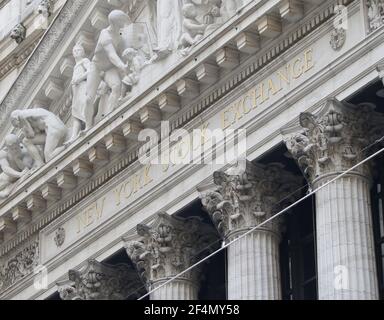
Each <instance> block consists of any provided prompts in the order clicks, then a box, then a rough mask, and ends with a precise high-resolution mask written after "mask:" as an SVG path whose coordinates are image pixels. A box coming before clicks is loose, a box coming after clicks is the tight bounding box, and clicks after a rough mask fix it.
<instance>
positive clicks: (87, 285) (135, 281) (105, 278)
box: [57, 259, 143, 300]
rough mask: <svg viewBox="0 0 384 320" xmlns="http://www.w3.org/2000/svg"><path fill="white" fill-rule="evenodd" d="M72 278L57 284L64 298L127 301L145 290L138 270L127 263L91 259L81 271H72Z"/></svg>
mask: <svg viewBox="0 0 384 320" xmlns="http://www.w3.org/2000/svg"><path fill="white" fill-rule="evenodd" d="M68 278H69V279H68V280H65V281H62V282H59V283H58V284H57V285H58V288H59V294H60V297H61V299H62V300H126V299H134V298H137V297H139V296H140V295H141V294H142V293H143V292H142V284H141V281H140V279H139V277H138V276H137V273H136V271H135V270H134V269H133V268H132V267H130V266H128V265H126V264H118V265H109V264H106V263H102V262H98V261H96V260H93V259H91V260H88V261H87V264H86V265H85V266H84V267H83V268H82V269H81V270H80V271H77V270H70V271H69V272H68Z"/></svg>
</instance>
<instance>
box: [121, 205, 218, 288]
mask: <svg viewBox="0 0 384 320" xmlns="http://www.w3.org/2000/svg"><path fill="white" fill-rule="evenodd" d="M137 233H138V235H139V236H140V240H138V241H127V242H126V250H127V254H128V256H129V257H130V258H131V260H132V261H133V263H134V264H135V265H136V268H137V270H138V271H139V274H140V276H141V277H142V279H143V281H144V282H145V283H146V284H147V286H151V285H152V284H153V283H154V282H156V281H159V280H162V279H166V278H169V277H172V276H175V275H177V274H179V273H180V272H182V271H184V270H185V269H187V268H188V267H190V266H191V265H193V263H194V262H196V261H198V260H199V258H201V256H203V255H204V254H206V251H208V250H209V248H210V245H211V244H212V243H214V240H215V239H216V235H215V232H214V230H213V229H212V228H211V227H209V226H208V225H206V224H204V223H202V221H201V219H200V218H198V217H190V218H186V219H184V218H179V217H173V216H169V215H168V214H167V213H162V212H161V213H158V214H157V216H156V220H155V221H154V222H153V223H152V224H151V225H150V226H147V225H143V224H139V225H138V226H137ZM199 269H200V268H194V269H193V270H191V271H189V272H188V273H186V274H184V275H183V276H182V277H183V278H187V279H190V280H191V281H196V280H197V277H199V275H200V274H199Z"/></svg>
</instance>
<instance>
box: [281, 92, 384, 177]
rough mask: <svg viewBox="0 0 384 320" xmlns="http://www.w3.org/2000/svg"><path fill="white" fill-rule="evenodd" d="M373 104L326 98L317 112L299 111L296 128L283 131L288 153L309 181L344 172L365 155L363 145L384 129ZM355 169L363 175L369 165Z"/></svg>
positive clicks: (378, 136) (375, 137)
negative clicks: (289, 131)
mask: <svg viewBox="0 0 384 320" xmlns="http://www.w3.org/2000/svg"><path fill="white" fill-rule="evenodd" d="M374 108H375V106H374V105H372V104H369V103H363V104H359V105H352V104H350V103H346V102H340V101H338V100H336V99H329V100H328V101H327V102H326V104H325V105H324V107H323V108H322V110H321V111H320V112H319V113H318V114H317V115H314V114H311V113H302V114H301V115H300V119H299V121H300V127H301V128H300V129H299V130H296V131H295V132H294V133H290V134H289V133H287V131H283V135H285V138H284V141H285V143H286V146H287V148H288V150H289V152H290V154H291V155H292V157H293V158H294V159H295V160H296V161H297V163H298V165H299V167H300V168H301V170H302V171H303V173H304V175H305V177H306V178H307V179H308V181H309V182H311V183H313V182H314V181H315V180H316V179H317V178H319V177H321V176H324V175H326V174H330V173H338V172H339V173H340V172H343V171H345V170H347V169H349V168H351V167H352V166H353V165H355V164H357V163H359V162H360V161H362V160H363V159H364V158H365V157H366V152H365V151H364V148H366V147H367V146H369V145H370V144H371V143H372V142H374V141H375V140H377V139H378V138H381V137H382V135H383V133H384V131H383V125H384V118H383V116H382V115H381V114H380V113H377V112H375V111H374ZM284 132H286V133H284ZM355 171H356V172H357V173H360V174H363V175H366V174H367V173H369V166H368V165H362V166H360V167H358V168H356V169H355Z"/></svg>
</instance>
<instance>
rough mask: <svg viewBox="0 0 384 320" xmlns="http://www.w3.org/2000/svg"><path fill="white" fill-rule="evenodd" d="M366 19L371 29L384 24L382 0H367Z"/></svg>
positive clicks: (383, 2)
mask: <svg viewBox="0 0 384 320" xmlns="http://www.w3.org/2000/svg"><path fill="white" fill-rule="evenodd" d="M367 5H368V20H369V27H370V29H371V30H375V29H377V28H379V27H380V26H382V25H383V24H384V1H382V0H368V2H367Z"/></svg>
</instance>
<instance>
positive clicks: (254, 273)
mask: <svg viewBox="0 0 384 320" xmlns="http://www.w3.org/2000/svg"><path fill="white" fill-rule="evenodd" d="M240 234H244V232H241V233H237V235H234V236H233V237H231V239H230V240H233V239H235V238H238V237H239V236H240ZM279 242H280V238H279V236H278V235H276V234H275V233H273V232H270V231H267V230H257V231H254V232H252V233H250V234H248V235H246V236H245V237H244V238H242V239H239V240H238V241H237V242H235V243H233V244H232V245H231V246H229V247H228V299H229V300H240V299H241V300H280V299H281V279H280V264H279V263H280V262H279Z"/></svg>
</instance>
